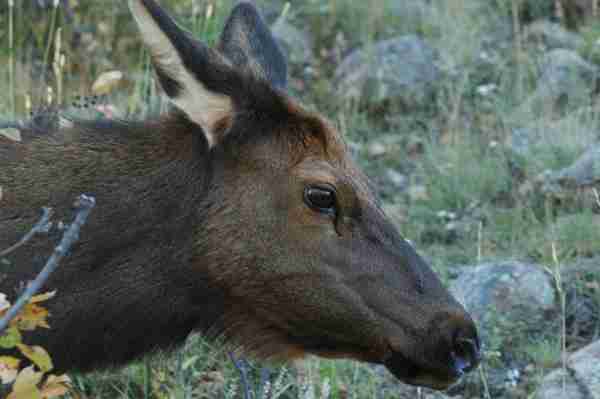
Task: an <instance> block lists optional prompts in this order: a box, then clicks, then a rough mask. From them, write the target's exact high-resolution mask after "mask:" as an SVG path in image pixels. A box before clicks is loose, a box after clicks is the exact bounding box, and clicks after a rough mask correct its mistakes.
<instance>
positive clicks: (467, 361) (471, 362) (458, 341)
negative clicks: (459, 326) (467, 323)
mask: <svg viewBox="0 0 600 399" xmlns="http://www.w3.org/2000/svg"><path fill="white" fill-rule="evenodd" d="M453 347H454V349H453V351H452V352H451V357H452V359H453V361H454V368H455V371H456V373H457V374H458V375H463V374H465V373H468V372H469V371H471V370H473V369H474V368H475V367H477V366H478V365H479V362H480V361H481V349H480V345H479V339H478V338H477V336H474V337H469V336H465V335H464V334H462V333H458V334H456V335H455V337H454V345H453Z"/></svg>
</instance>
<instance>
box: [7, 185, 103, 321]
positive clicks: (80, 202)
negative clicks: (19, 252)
mask: <svg viewBox="0 0 600 399" xmlns="http://www.w3.org/2000/svg"><path fill="white" fill-rule="evenodd" d="M95 205H96V200H95V199H94V197H88V196H86V195H84V194H82V195H80V196H79V198H78V199H77V207H78V211H77V215H76V216H75V220H74V221H73V223H71V225H70V226H69V228H68V229H67V231H66V232H65V234H64V235H63V237H62V239H61V240H60V243H59V244H58V246H57V247H56V248H54V252H53V253H52V256H50V259H48V262H46V265H45V266H44V268H43V269H42V271H41V272H40V273H39V274H38V275H37V277H36V278H35V280H33V281H32V282H31V283H30V284H29V285H28V286H27V289H25V292H23V293H22V294H21V296H20V297H19V299H18V300H17V302H15V304H14V305H13V306H12V307H11V308H10V309H9V310H8V311H7V312H6V314H5V315H4V317H2V319H0V332H2V331H4V329H5V328H6V327H7V326H8V323H10V321H11V320H12V319H13V318H15V316H16V315H17V314H18V313H19V311H20V310H21V309H22V308H23V306H25V305H26V304H27V303H28V302H29V300H30V299H31V297H33V296H34V295H35V294H36V293H37V292H38V291H39V290H40V288H42V286H43V285H44V283H45V282H46V281H47V280H48V278H49V277H50V275H51V274H52V272H54V270H55V269H56V267H57V266H58V264H59V263H60V261H61V260H62V258H63V257H64V256H65V255H66V254H67V252H69V250H70V249H71V246H72V245H73V244H74V243H75V242H76V241H77V240H78V239H79V231H80V230H81V227H82V226H83V225H84V224H85V221H86V220H87V217H88V216H89V214H90V212H91V210H92V209H93V208H94V206H95Z"/></svg>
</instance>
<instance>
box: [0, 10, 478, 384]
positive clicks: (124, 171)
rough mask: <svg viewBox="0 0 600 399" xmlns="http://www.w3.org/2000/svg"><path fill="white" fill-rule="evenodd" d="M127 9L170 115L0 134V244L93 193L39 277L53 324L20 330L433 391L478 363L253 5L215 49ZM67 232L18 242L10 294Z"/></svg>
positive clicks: (59, 340) (7, 281)
mask: <svg viewBox="0 0 600 399" xmlns="http://www.w3.org/2000/svg"><path fill="white" fill-rule="evenodd" d="M130 4H131V7H132V10H134V15H135V16H136V18H137V21H138V24H139V25H140V27H141V29H146V31H145V33H146V35H145V37H146V40H149V45H150V46H151V50H153V54H154V57H155V58H154V62H155V66H156V68H157V69H158V71H159V74H158V77H159V80H160V81H161V83H162V84H163V86H166V87H165V91H166V93H167V94H168V95H169V96H170V97H171V98H172V99H173V101H174V103H175V104H177V105H178V107H181V110H175V111H173V112H171V113H169V114H168V115H165V116H163V117H160V118H157V119H155V120H147V121H143V122H139V123H137V122H121V121H105V122H76V123H75V124H74V126H73V127H71V128H62V129H59V128H56V129H51V128H45V129H39V128H35V126H30V128H27V129H24V130H23V132H22V136H23V141H22V142H20V143H18V142H12V141H9V140H8V139H2V138H0V171H1V173H0V186H1V187H2V188H3V190H4V197H3V199H2V201H1V202H0V233H1V234H0V248H3V247H7V246H9V245H10V244H12V243H14V242H15V241H17V240H18V239H19V238H20V237H21V236H22V234H23V233H25V232H26V231H27V230H28V228H29V227H30V226H31V225H33V224H34V223H35V221H36V219H37V218H38V216H39V215H38V213H39V208H40V207H42V206H52V207H54V208H55V210H56V217H55V219H58V220H64V221H68V220H71V218H72V210H71V206H70V204H71V202H72V200H73V199H74V198H75V197H76V196H77V195H78V194H80V193H86V194H90V195H93V196H95V197H96V200H97V207H96V209H95V210H94V212H93V213H92V215H91V216H90V219H89V222H88V224H87V225H86V226H85V227H84V229H83V231H82V234H81V239H80V241H79V242H78V243H77V244H76V245H75V247H74V248H73V251H72V253H71V254H70V256H69V257H68V258H67V259H66V260H65V262H64V263H63V264H62V265H61V266H60V268H59V269H58V270H57V272H56V273H55V274H54V275H53V276H52V277H51V279H50V281H49V282H48V284H47V286H46V287H45V288H46V289H47V290H54V289H56V290H57V295H56V297H55V298H54V299H53V300H52V301H51V302H49V303H48V306H49V308H50V311H51V315H52V316H51V318H50V325H51V327H52V328H51V329H50V330H49V331H44V332H41V333H38V334H36V335H34V336H28V337H27V338H26V339H27V341H28V342H32V343H33V342H35V343H37V344H41V345H42V346H44V347H45V348H47V349H48V350H49V351H50V353H51V354H52V356H53V359H54V361H55V364H56V366H57V368H58V369H59V370H71V369H79V370H89V369H92V368H96V367H101V366H105V365H109V364H122V363H124V362H127V361H129V360H131V359H133V358H135V357H137V356H139V355H141V354H143V353H145V352H148V351H150V350H152V349H154V348H163V347H168V346H170V345H173V344H177V343H179V342H181V341H183V340H184V339H185V337H186V336H187V335H188V334H189V333H190V332H191V331H193V330H196V331H200V332H202V333H204V334H206V335H208V336H222V337H224V338H226V339H227V340H228V341H229V342H231V343H232V344H233V345H236V346H239V347H240V348H242V349H244V350H246V351H248V352H251V353H255V354H257V355H260V356H264V357H273V358H283V359H285V358H294V357H299V356H303V355H304V354H305V353H313V354H317V355H321V356H328V357H351V358H355V359H358V360H362V361H369V362H375V363H383V364H385V365H386V366H387V367H388V368H389V369H390V370H391V371H392V372H393V373H394V374H395V375H396V376H397V377H398V378H400V379H402V380H403V381H406V382H409V383H413V384H422V385H427V386H431V387H437V388H442V387H445V386H447V385H448V384H449V383H451V382H453V381H455V380H456V378H458V376H460V375H461V374H462V372H463V371H464V370H469V369H470V368H472V367H474V366H475V365H476V364H477V362H478V358H479V342H478V339H477V332H476V329H475V326H474V324H473V322H472V321H471V319H470V317H469V315H468V314H467V313H466V312H465V311H464V309H463V308H462V306H461V305H459V304H458V303H457V302H456V301H455V300H454V299H453V298H452V297H451V296H450V294H449V293H448V292H447V291H446V289H444V288H443V287H442V285H441V283H440V281H439V279H438V278H437V277H436V276H435V274H434V273H433V272H432V271H431V269H430V268H429V267H428V265H427V264H426V263H425V262H424V261H423V260H422V259H421V258H420V257H419V255H418V254H417V253H416V252H415V251H414V249H413V248H412V246H411V245H410V244H409V243H408V242H407V241H406V240H404V239H403V238H402V237H401V236H400V234H399V233H398V232H397V231H396V229H395V228H394V227H393V226H392V224H391V223H390V222H389V220H388V219H387V218H386V216H385V215H384V213H383V212H382V210H381V208H380V207H379V204H378V202H377V200H376V197H375V196H374V194H373V192H372V190H371V188H370V185H369V183H368V181H367V179H366V178H365V177H364V175H363V174H362V173H361V172H360V170H359V169H358V168H357V167H356V165H355V164H354V163H353V161H352V159H351V158H350V156H349V155H348V151H347V149H346V147H345V145H344V144H343V140H342V139H341V137H340V135H339V133H338V132H337V131H336V130H335V129H334V128H333V127H332V126H331V125H330V124H329V123H328V122H327V121H326V120H325V119H324V118H322V117H321V116H319V115H316V114H313V113H310V112H307V111H305V110H304V109H303V108H302V107H301V106H300V105H299V104H298V103H297V102H295V101H294V100H292V99H291V98H290V97H288V96H287V95H286V94H285V68H282V65H285V62H284V61H283V58H282V56H281V53H280V52H279V50H278V48H277V46H276V44H275V42H274V40H273V39H272V37H271V36H270V33H269V32H268V29H267V28H266V27H265V26H264V23H263V22H262V20H261V19H260V16H259V15H258V13H257V12H256V10H255V9H254V8H253V7H252V6H250V5H248V4H244V3H243V4H241V5H240V6H238V7H237V8H236V9H235V10H234V11H233V13H232V17H231V18H230V20H229V21H228V23H227V25H226V30H225V34H224V37H223V38H222V42H221V43H220V45H219V46H218V49H219V50H209V49H207V48H206V47H204V46H203V45H202V44H201V43H200V42H197V41H194V40H192V39H191V38H190V37H189V36H188V35H187V34H184V33H182V32H180V31H179V30H178V28H176V26H175V25H174V24H172V22H171V20H170V19H169V17H168V16H167V15H166V14H165V13H164V12H163V11H162V10H161V9H160V8H159V7H158V5H157V4H156V3H155V2H154V1H152V0H130ZM136 7H137V8H136ZM248 24H251V25H248ZM240 32H242V33H244V34H243V35H242V36H243V40H237V39H236V40H233V41H232V37H233V36H235V35H240ZM163 34H164V35H166V37H168V41H165V40H163V39H164V37H163V36H161V35H163ZM152 35H155V36H154V37H156V38H157V41H156V42H152V41H151V40H150V39H152V37H153V36H152ZM148 37H150V39H148ZM159 39H160V40H162V42H160V40H159ZM173 41H175V42H176V43H173ZM157 42H160V43H162V44H161V46H163V47H156V48H155V47H152V46H154V45H156V43H157ZM169 42H170V43H171V44H172V45H173V47H170V45H169ZM165 43H166V44H165ZM248 43H250V44H251V45H248ZM173 48H174V49H175V50H173ZM261 49H265V51H264V52H261ZM169 57H170V58H169ZM165 60H168V61H169V62H168V63H167V62H166V61H165ZM174 62H175V63H174ZM194 82H197V83H194ZM194 85H195V86H194ZM190 87H196V90H200V91H201V92H202V93H201V94H202V96H200V97H197V98H198V99H199V100H194V101H196V102H194V101H191V100H190V101H188V97H185V95H187V94H186V90H189V89H190ZM197 101H206V104H209V105H211V106H213V108H211V107H202V104H197ZM215 104H216V105H215ZM196 107H197V108H196ZM229 107H231V108H229ZM211 112H214V114H211ZM314 184H328V185H329V186H330V187H334V188H335V192H336V204H337V205H336V207H335V209H336V211H335V214H324V213H321V212H318V211H315V210H314V209H312V208H310V207H309V206H308V205H307V203H306V202H305V199H304V196H303V193H304V190H305V188H306V187H310V186H311V185H314ZM59 236H60V234H59V233H58V232H54V233H52V234H51V235H50V236H49V237H47V236H40V237H37V238H36V239H35V240H33V241H32V242H31V243H29V244H28V245H27V246H25V247H23V248H21V249H20V250H18V251H16V252H15V253H13V254H11V255H10V256H9V260H10V261H11V265H10V267H8V266H2V267H3V270H2V273H3V274H6V277H5V278H4V280H2V282H1V283H0V291H2V292H6V293H8V294H12V295H11V297H12V298H14V297H15V296H16V292H15V287H18V286H20V285H22V283H23V282H24V281H27V280H29V279H31V278H33V276H34V275H35V274H36V272H37V271H38V270H39V268H40V267H41V265H42V264H43V262H44V260H45V259H46V257H47V256H48V255H49V254H50V253H51V251H52V248H53V246H54V245H55V244H56V243H57V240H58V239H59ZM465 342H466V344H465ZM465 362H466V363H465ZM464 364H466V366H465V365H464Z"/></svg>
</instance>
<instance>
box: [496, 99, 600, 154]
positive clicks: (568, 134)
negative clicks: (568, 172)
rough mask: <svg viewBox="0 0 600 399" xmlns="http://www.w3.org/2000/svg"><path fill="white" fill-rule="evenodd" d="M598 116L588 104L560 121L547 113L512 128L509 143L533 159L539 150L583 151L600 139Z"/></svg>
mask: <svg viewBox="0 0 600 399" xmlns="http://www.w3.org/2000/svg"><path fill="white" fill-rule="evenodd" d="M597 118H598V117H597V115H596V111H595V110H593V109H592V108H591V107H590V108H589V109H588V108H587V107H586V108H584V109H581V110H578V111H577V112H574V113H572V114H569V115H568V116H566V117H565V118H562V119H559V120H557V121H552V120H550V119H549V118H547V117H541V118H539V119H536V120H529V121H528V122H527V123H525V124H522V125H520V126H515V127H513V128H512V129H511V134H510V135H508V136H507V142H506V144H507V145H508V146H509V147H510V148H511V150H512V151H514V152H515V153H516V154H519V155H521V156H524V157H528V159H530V160H531V161H533V162H536V161H537V160H538V159H539V154H547V153H550V152H566V153H581V152H583V151H585V150H586V149H587V148H590V146H592V145H594V144H595V143H597V142H598V141H599V140H600V135H599V134H598V128H599V127H600V126H599V125H598V121H597Z"/></svg>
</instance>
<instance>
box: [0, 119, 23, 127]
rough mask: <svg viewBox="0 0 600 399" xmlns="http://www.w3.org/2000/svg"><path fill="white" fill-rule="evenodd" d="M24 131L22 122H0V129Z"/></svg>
mask: <svg viewBox="0 0 600 399" xmlns="http://www.w3.org/2000/svg"><path fill="white" fill-rule="evenodd" d="M9 128H14V129H23V122H21V121H10V122H9V121H2V120H0V129H9Z"/></svg>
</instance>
